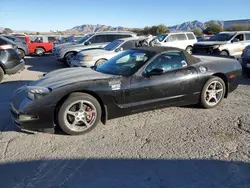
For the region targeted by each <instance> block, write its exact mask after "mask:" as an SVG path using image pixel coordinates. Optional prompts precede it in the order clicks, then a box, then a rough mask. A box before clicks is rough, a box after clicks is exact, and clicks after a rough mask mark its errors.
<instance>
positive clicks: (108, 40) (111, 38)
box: [106, 35, 116, 42]
mask: <svg viewBox="0 0 250 188" xmlns="http://www.w3.org/2000/svg"><path fill="white" fill-rule="evenodd" d="M114 40H116V35H106V41H107V42H113V41H114Z"/></svg>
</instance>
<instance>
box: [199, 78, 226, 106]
mask: <svg viewBox="0 0 250 188" xmlns="http://www.w3.org/2000/svg"><path fill="white" fill-rule="evenodd" d="M215 81H216V82H219V83H220V84H221V86H222V88H221V89H223V91H222V93H221V94H222V95H221V98H220V99H219V100H218V102H217V103H216V104H214V105H209V104H208V102H207V101H206V98H207V89H208V87H209V86H210V85H211V84H212V83H213V82H215ZM225 93H226V85H225V82H224V81H223V80H222V79H221V78H219V77H217V76H212V77H211V78H210V79H209V80H208V81H207V82H206V84H205V85H204V86H203V89H202V92H201V100H200V104H201V106H202V107H203V108H207V109H209V108H215V107H216V106H218V105H219V104H220V103H221V102H222V101H223V99H224V97H225Z"/></svg>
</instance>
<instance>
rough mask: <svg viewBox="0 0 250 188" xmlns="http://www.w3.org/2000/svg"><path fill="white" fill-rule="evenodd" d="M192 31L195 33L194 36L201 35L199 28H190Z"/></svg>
mask: <svg viewBox="0 0 250 188" xmlns="http://www.w3.org/2000/svg"><path fill="white" fill-rule="evenodd" d="M192 32H193V33H194V34H195V35H196V36H201V35H202V34H203V32H202V30H201V29H200V28H194V29H193V30H192Z"/></svg>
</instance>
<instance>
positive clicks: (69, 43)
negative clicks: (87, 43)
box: [55, 42, 73, 48]
mask: <svg viewBox="0 0 250 188" xmlns="http://www.w3.org/2000/svg"><path fill="white" fill-rule="evenodd" d="M72 44H73V43H72V42H66V43H62V44H56V45H55V47H56V48H58V47H62V46H63V47H64V46H68V45H72Z"/></svg>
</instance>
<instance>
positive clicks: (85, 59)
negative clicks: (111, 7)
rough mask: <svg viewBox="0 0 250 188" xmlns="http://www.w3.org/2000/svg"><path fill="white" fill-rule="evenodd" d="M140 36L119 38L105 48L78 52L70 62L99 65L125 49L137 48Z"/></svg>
mask: <svg viewBox="0 0 250 188" xmlns="http://www.w3.org/2000/svg"><path fill="white" fill-rule="evenodd" d="M138 42H139V37H130V38H124V39H118V40H115V41H113V42H111V43H109V44H108V45H107V46H105V47H104V48H103V49H90V50H82V51H80V52H78V53H77V55H76V57H75V59H73V60H72V61H71V63H70V66H71V67H92V66H99V65H101V64H103V63H104V62H105V61H107V60H109V59H111V58H112V57H114V56H116V55H118V54H120V53H121V52H123V51H124V50H128V49H131V48H135V47H136V44H137V43H138Z"/></svg>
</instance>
